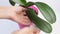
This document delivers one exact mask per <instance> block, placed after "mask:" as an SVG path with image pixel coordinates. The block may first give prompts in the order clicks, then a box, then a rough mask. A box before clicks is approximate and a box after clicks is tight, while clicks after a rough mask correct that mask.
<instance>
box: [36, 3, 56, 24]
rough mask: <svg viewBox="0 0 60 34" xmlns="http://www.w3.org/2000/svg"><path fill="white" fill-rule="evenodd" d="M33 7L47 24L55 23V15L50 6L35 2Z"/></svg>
mask: <svg viewBox="0 0 60 34" xmlns="http://www.w3.org/2000/svg"><path fill="white" fill-rule="evenodd" d="M35 5H36V6H37V7H38V9H39V10H40V12H41V13H42V15H43V16H44V17H45V18H46V20H47V21H48V22H49V23H51V24H53V23H54V22H55V21H56V15H55V13H54V11H53V9H52V8H51V7H50V6H48V5H47V4H45V3H43V2H36V3H35Z"/></svg>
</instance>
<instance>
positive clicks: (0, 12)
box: [0, 6, 39, 34]
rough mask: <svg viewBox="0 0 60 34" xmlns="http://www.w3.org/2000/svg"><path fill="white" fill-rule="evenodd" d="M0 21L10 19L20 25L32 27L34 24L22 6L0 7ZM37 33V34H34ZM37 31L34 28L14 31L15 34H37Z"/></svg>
mask: <svg viewBox="0 0 60 34" xmlns="http://www.w3.org/2000/svg"><path fill="white" fill-rule="evenodd" d="M0 19H10V20H13V21H15V22H16V23H18V24H23V25H30V24H31V23H32V22H31V21H30V19H29V18H28V17H27V16H26V9H25V8H23V7H21V6H18V7H16V6H11V7H7V6H0ZM34 32H35V33H34ZM37 33H39V32H38V30H37V29H34V28H30V27H27V28H23V29H21V30H17V31H14V33H13V34H37Z"/></svg>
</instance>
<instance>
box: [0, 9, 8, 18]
mask: <svg viewBox="0 0 60 34" xmlns="http://www.w3.org/2000/svg"><path fill="white" fill-rule="evenodd" d="M6 18H9V16H8V12H6V10H5V9H0V19H6Z"/></svg>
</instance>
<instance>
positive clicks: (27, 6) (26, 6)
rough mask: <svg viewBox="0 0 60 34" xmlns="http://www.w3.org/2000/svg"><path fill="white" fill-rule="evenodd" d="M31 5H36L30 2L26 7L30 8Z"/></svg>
mask: <svg viewBox="0 0 60 34" xmlns="http://www.w3.org/2000/svg"><path fill="white" fill-rule="evenodd" d="M31 5H34V2H28V3H27V4H26V7H29V6H31Z"/></svg>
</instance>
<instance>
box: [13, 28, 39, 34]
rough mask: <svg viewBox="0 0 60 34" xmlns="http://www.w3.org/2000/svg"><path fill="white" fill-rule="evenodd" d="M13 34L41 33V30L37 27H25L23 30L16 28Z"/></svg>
mask: <svg viewBox="0 0 60 34" xmlns="http://www.w3.org/2000/svg"><path fill="white" fill-rule="evenodd" d="M12 34H39V31H38V30H37V29H35V28H31V27H25V28H23V29H21V30H16V31H14V32H13V33H12Z"/></svg>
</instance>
